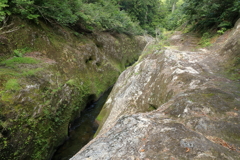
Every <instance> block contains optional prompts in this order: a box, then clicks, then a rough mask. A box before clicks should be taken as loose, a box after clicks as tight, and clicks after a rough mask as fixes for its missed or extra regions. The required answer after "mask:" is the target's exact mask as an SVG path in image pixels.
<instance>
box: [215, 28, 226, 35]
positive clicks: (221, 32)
mask: <svg viewBox="0 0 240 160" xmlns="http://www.w3.org/2000/svg"><path fill="white" fill-rule="evenodd" d="M226 30H227V29H226V28H221V29H220V30H218V31H217V33H218V34H220V35H222V34H223V33H224V32H225V31H226Z"/></svg>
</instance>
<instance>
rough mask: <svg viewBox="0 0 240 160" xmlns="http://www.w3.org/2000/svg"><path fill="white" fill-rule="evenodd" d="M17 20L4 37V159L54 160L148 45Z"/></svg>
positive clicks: (0, 96)
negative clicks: (78, 121)
mask: <svg viewBox="0 0 240 160" xmlns="http://www.w3.org/2000/svg"><path fill="white" fill-rule="evenodd" d="M78 29H79V30H73V29H69V28H67V27H63V26H60V25H57V24H55V25H52V24H47V23H45V22H43V21H38V23H37V24H36V23H33V22H31V21H28V20H23V19H21V18H19V17H14V16H12V18H11V19H10V20H9V21H8V25H7V27H5V28H4V30H2V31H1V34H0V56H1V57H0V58H1V59H0V159H2V160H10V159H11V160H14V159H18V160H21V159H24V160H25V159H36V160H41V159H43V160H46V159H50V158H51V157H52V155H53V153H54V151H55V150H56V149H57V147H58V146H59V145H61V144H62V143H63V142H64V141H65V140H66V139H67V137H68V130H69V128H70V126H71V123H72V122H73V120H74V119H75V118H77V117H79V116H80V112H81V111H82V110H83V109H84V108H85V106H86V104H87V103H89V102H92V101H95V100H96V99H98V98H99V96H100V95H101V94H102V93H103V92H104V91H105V90H107V89H108V88H109V87H110V86H112V85H113V84H114V83H115V81H116V80H117V78H118V76H119V74H120V73H121V72H122V71H123V70H124V69H125V67H126V66H128V65H129V64H132V63H133V62H134V61H136V60H137V59H138V57H139V55H140V54H141V51H142V49H143V48H144V46H145V44H146V42H145V40H144V39H143V38H141V37H134V36H131V35H125V34H118V33H107V32H99V33H96V32H95V33H87V32H82V31H81V28H80V27H79V28H78Z"/></svg>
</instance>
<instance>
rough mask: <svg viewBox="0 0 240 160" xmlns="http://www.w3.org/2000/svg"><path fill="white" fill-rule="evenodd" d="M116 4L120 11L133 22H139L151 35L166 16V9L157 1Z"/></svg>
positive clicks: (125, 0) (139, 0)
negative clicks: (127, 15)
mask: <svg viewBox="0 0 240 160" xmlns="http://www.w3.org/2000/svg"><path fill="white" fill-rule="evenodd" d="M118 3H119V4H120V6H121V8H120V9H121V10H125V11H126V12H127V13H128V14H129V16H130V17H131V19H132V20H133V21H135V22H139V24H140V26H141V27H142V28H143V29H144V30H146V31H147V32H148V33H150V34H152V35H154V34H155V29H156V28H157V27H159V26H161V22H162V20H163V19H164V17H165V16H166V8H164V6H163V5H162V3H161V1H159V0H148V1H146V0H131V1H129V0H119V1H118Z"/></svg>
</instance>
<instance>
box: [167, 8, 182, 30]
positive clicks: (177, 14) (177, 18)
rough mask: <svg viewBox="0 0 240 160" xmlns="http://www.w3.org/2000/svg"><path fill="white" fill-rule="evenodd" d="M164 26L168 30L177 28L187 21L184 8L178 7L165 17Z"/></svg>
mask: <svg viewBox="0 0 240 160" xmlns="http://www.w3.org/2000/svg"><path fill="white" fill-rule="evenodd" d="M164 21H165V25H164V27H165V28H166V29H168V30H175V29H176V28H177V27H179V26H180V25H182V24H183V23H184V22H186V16H185V14H183V13H182V10H180V9H177V10H175V11H174V12H171V13H170V14H168V15H167V16H166V17H165V19H164Z"/></svg>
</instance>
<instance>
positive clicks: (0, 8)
mask: <svg viewBox="0 0 240 160" xmlns="http://www.w3.org/2000/svg"><path fill="white" fill-rule="evenodd" d="M7 3H8V0H1V2H0V22H1V21H3V20H4V19H5V16H6V14H9V12H8V11H7V10H6V9H5V8H7V7H8V4H7Z"/></svg>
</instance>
